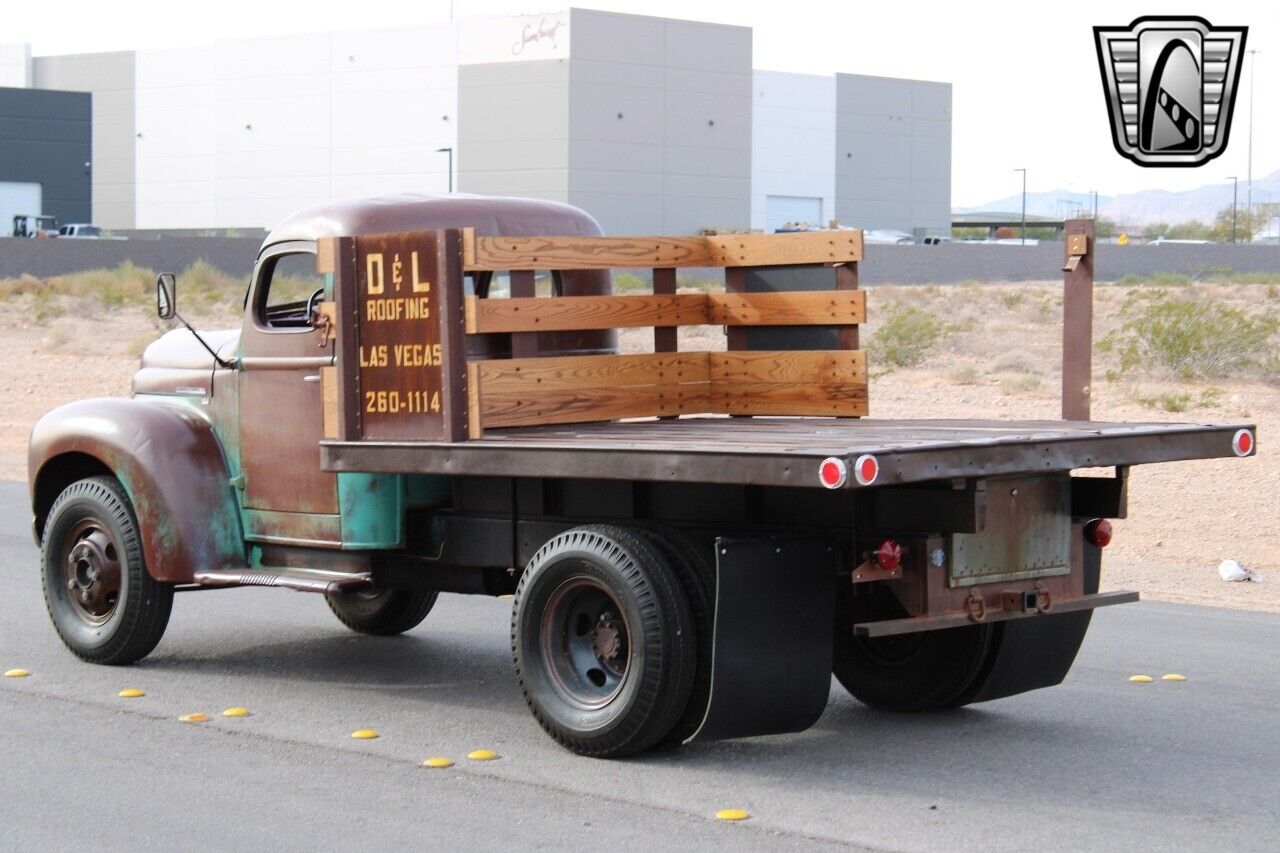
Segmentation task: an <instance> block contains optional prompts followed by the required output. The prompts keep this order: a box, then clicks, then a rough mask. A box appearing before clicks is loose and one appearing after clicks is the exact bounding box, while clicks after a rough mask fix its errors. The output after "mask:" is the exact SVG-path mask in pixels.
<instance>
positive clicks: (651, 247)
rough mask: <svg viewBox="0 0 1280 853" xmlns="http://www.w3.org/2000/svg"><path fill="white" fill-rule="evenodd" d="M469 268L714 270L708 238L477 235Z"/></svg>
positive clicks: (467, 257)
mask: <svg viewBox="0 0 1280 853" xmlns="http://www.w3.org/2000/svg"><path fill="white" fill-rule="evenodd" d="M473 240H474V244H473V246H472V250H471V253H470V255H468V254H467V253H466V252H465V251H464V253H463V264H464V265H465V267H466V269H467V270H477V271H482V270H494V271H498V270H510V269H538V270H607V269H613V268H637V267H712V266H719V265H720V264H719V263H718V262H717V261H715V260H713V259H712V256H711V247H710V246H709V245H708V243H707V240H706V238H705V237H473Z"/></svg>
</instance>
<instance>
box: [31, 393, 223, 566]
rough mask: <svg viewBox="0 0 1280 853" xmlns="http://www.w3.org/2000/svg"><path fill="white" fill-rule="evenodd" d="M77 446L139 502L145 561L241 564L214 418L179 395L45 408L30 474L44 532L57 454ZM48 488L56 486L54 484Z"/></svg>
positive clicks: (62, 455)
mask: <svg viewBox="0 0 1280 853" xmlns="http://www.w3.org/2000/svg"><path fill="white" fill-rule="evenodd" d="M68 454H79V455H80V456H82V457H85V456H87V457H89V458H91V459H94V460H97V462H99V463H101V464H102V465H104V466H105V467H107V468H108V469H110V470H111V471H112V473H114V474H115V476H116V477H117V478H118V479H119V480H120V482H121V484H122V485H123V486H124V488H125V491H126V492H127V493H128V495H129V499H130V501H131V502H132V503H133V508H134V512H135V514H136V515H137V518H138V525H139V527H140V529H141V533H142V552H143V556H144V557H145V558H146V562H147V568H148V570H149V571H150V572H151V575H152V576H153V577H155V578H156V579H157V580H162V581H168V582H171V583H186V582H190V581H191V578H192V576H193V574H194V573H195V571H196V570H197V569H218V568H236V567H242V566H244V563H245V552H244V536H243V534H242V532H241V526H240V516H239V513H238V512H237V508H236V502H235V498H234V495H233V494H232V488H231V485H230V482H229V478H228V472H227V466H226V462H225V461H224V458H223V452H222V448H221V446H220V445H219V443H218V439H217V437H216V436H215V435H214V430H213V426H212V424H210V422H209V421H208V420H207V419H205V418H204V417H202V416H201V415H200V413H198V412H197V411H195V410H194V409H193V408H191V407H189V406H185V405H182V404H181V403H168V402H158V401H155V400H151V399H98V400H84V401H81V402H77V403H71V404H69V405H66V406H61V407H59V408H57V409H54V410H53V411H52V412H49V413H48V414H46V415H45V416H44V417H42V418H41V419H40V420H39V421H38V422H37V423H36V426H35V429H34V430H33V431H32V433H31V444H30V448H29V450H28V469H27V470H28V477H29V480H30V486H31V496H32V508H33V510H34V512H35V516H36V524H35V529H36V533H37V535H40V534H41V533H42V531H43V529H44V522H45V515H46V513H47V512H48V508H49V504H50V503H51V502H52V499H53V497H56V491H60V490H61V488H63V487H65V486H66V485H69V483H61V484H58V485H57V486H56V487H55V488H54V489H51V488H50V486H51V479H50V478H51V477H53V476H54V474H53V473H52V472H54V471H57V470H58V469H59V466H58V464H57V463H58V462H59V460H65V459H69V458H75V457H72V456H68ZM51 493H52V494H51Z"/></svg>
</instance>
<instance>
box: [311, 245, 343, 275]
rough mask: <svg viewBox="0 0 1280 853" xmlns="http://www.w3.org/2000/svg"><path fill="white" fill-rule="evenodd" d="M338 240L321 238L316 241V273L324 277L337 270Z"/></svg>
mask: <svg viewBox="0 0 1280 853" xmlns="http://www.w3.org/2000/svg"><path fill="white" fill-rule="evenodd" d="M337 259H338V238H337V237H323V238H321V239H319V240H317V241H316V273H317V274H319V275H325V274H327V273H331V272H334V271H335V270H337V268H338V260H337Z"/></svg>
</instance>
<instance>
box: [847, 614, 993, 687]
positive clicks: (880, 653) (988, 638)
mask: <svg viewBox="0 0 1280 853" xmlns="http://www.w3.org/2000/svg"><path fill="white" fill-rule="evenodd" d="M886 595H890V594H889V593H887V592H886ZM841 597H842V599H843V600H842V601H841V602H839V605H838V606H837V610H836V630H835V637H836V639H835V649H834V661H833V664H832V669H833V671H834V673H835V676H836V680H838V681H839V682H840V684H841V685H842V686H843V687H844V689H845V690H847V691H849V693H850V695H852V696H853V697H854V698H855V699H857V700H858V701H859V702H862V703H863V704H864V705H869V706H871V707H872V708H878V709H880V710H884V711H935V710H938V709H940V708H949V707H954V706H956V705H957V704H964V701H965V697H966V696H967V694H969V693H970V692H971V688H972V687H973V685H974V684H976V683H977V682H978V680H979V679H980V678H981V677H982V676H983V675H984V673H985V666H986V664H987V661H988V658H989V657H990V654H991V652H992V628H993V627H994V626H992V625H966V626H964V627H961V628H946V629H944V630H940V631H921V632H919V633H915V634H903V635H899V636H892V637H875V638H871V637H858V636H854V633H853V625H854V624H855V623H857V622H860V621H864V620H865V618H866V617H865V615H864V614H865V613H866V612H867V611H868V610H869V609H870V608H871V607H872V606H873V605H872V604H871V602H869V601H868V600H867V597H865V596H864V597H863V598H862V599H860V600H857V599H854V597H853V595H852V593H851V591H847V592H842V594H841ZM879 604H880V606H881V608H883V607H884V606H892V604H889V603H888V602H887V601H885V600H881V601H880V602H879ZM904 615H905V614H904Z"/></svg>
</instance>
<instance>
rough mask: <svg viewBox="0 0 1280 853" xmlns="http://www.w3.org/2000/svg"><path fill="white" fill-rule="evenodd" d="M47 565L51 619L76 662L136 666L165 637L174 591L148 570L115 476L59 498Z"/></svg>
mask: <svg viewBox="0 0 1280 853" xmlns="http://www.w3.org/2000/svg"><path fill="white" fill-rule="evenodd" d="M41 561H42V563H43V580H44V584H43V585H44V600H45V606H46V607H47V608H48V610H49V618H50V619H52V620H53V627H54V628H55V629H56V630H57V632H58V636H59V637H61V638H62V642H63V643H65V644H66V646H67V648H69V649H71V651H72V652H74V653H75V654H76V655H77V656H79V657H81V658H83V659H84V660H87V661H90V662H91V663H102V664H126V663H133V662H134V661H137V660H140V659H142V658H144V657H146V656H147V655H148V654H149V653H150V652H151V650H152V649H154V648H155V647H156V644H157V643H159V642H160V638H161V637H162V636H164V630H165V627H166V626H168V624H169V613H170V611H171V610H172V608H173V585H172V584H167V583H161V582H160V581H157V580H155V579H154V578H152V577H151V574H150V573H149V572H148V571H147V566H146V562H145V561H144V559H143V556H142V543H141V537H140V533H139V530H138V521H137V518H136V517H135V516H134V513H133V506H132V505H131V504H130V503H129V497H128V495H127V494H125V491H124V488H123V487H122V486H121V485H120V482H119V481H118V480H116V479H115V478H114V477H90V478H88V479H85V480H80V481H78V482H75V483H72V484H71V485H70V486H68V487H67V488H66V489H65V490H64V491H63V492H62V494H61V495H59V496H58V499H57V500H56V501H54V502H53V507H52V508H51V509H50V510H49V516H48V520H47V521H46V523H45V528H44V539H43V541H42V543H41Z"/></svg>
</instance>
